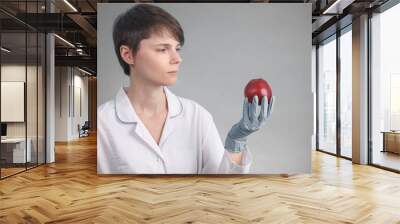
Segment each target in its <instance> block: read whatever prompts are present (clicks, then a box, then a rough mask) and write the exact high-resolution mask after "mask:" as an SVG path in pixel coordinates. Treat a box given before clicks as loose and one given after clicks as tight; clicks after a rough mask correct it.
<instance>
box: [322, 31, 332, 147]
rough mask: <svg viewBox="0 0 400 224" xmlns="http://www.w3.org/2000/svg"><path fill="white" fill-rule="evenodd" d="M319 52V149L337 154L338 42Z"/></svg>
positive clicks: (329, 44) (329, 43) (327, 44)
mask: <svg viewBox="0 0 400 224" xmlns="http://www.w3.org/2000/svg"><path fill="white" fill-rule="evenodd" d="M318 51H319V52H318V65H319V67H318V68H319V71H318V95H319V96H318V101H319V102H318V107H319V108H318V116H319V117H318V120H319V121H318V147H319V149H321V150H324V151H327V152H331V153H336V40H335V39H334V40H332V41H330V42H328V43H326V44H324V45H320V47H319V48H318Z"/></svg>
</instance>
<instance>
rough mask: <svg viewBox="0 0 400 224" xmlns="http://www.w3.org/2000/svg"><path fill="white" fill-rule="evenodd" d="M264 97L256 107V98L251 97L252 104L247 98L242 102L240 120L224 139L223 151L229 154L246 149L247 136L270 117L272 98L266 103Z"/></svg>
mask: <svg viewBox="0 0 400 224" xmlns="http://www.w3.org/2000/svg"><path fill="white" fill-rule="evenodd" d="M267 101H268V100H267V98H266V96H263V97H262V99H261V105H258V97H257V96H254V97H253V102H252V103H249V102H248V99H247V97H246V98H245V99H244V102H243V116H242V119H241V120H240V121H239V122H238V123H236V124H235V125H233V126H232V128H231V130H230V131H229V133H228V136H226V139H225V149H227V150H228V151H229V152H234V153H237V152H241V151H243V150H244V149H245V148H246V145H247V136H249V135H250V134H251V133H253V132H255V131H257V130H259V129H260V127H261V126H262V125H264V123H265V122H266V121H267V120H268V118H269V117H270V116H271V113H272V110H273V104H274V96H271V99H270V102H269V103H268V102H267Z"/></svg>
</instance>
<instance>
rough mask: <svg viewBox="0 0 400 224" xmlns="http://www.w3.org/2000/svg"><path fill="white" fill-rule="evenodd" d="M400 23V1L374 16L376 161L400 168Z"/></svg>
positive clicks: (373, 76)
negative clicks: (399, 26) (399, 27)
mask: <svg viewBox="0 0 400 224" xmlns="http://www.w3.org/2000/svg"><path fill="white" fill-rule="evenodd" d="M398 24H400V4H398V5H396V6H394V7H393V8H391V9H389V10H387V11H385V12H383V13H381V14H377V15H374V17H373V18H372V52H373V54H372V77H371V78H372V102H371V103H372V107H371V108H372V112H371V115H372V130H371V131H372V143H373V144H372V163H373V164H378V165H381V166H384V167H388V168H392V169H396V170H400V111H399V109H400V105H399V102H400V63H399V52H400V42H399V41H398V40H400V30H399V29H398ZM396 131H397V132H396Z"/></svg>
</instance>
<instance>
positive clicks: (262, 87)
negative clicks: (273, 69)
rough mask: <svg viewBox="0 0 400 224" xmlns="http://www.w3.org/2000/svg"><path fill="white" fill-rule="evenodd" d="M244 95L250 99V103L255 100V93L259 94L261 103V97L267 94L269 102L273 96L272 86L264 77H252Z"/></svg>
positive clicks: (259, 102)
mask: <svg viewBox="0 0 400 224" xmlns="http://www.w3.org/2000/svg"><path fill="white" fill-rule="evenodd" d="M244 95H245V96H246V97H247V99H248V100H249V103H251V102H252V101H253V97H254V96H255V95H257V96H258V99H259V101H258V104H259V105H261V99H262V97H263V96H267V100H268V102H269V101H270V99H271V96H272V89H271V86H270V85H269V84H268V82H267V81H265V80H264V79H252V80H250V82H249V83H247V85H246V87H245V88H244Z"/></svg>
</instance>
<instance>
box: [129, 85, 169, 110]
mask: <svg viewBox="0 0 400 224" xmlns="http://www.w3.org/2000/svg"><path fill="white" fill-rule="evenodd" d="M127 95H128V98H129V100H130V102H131V104H132V105H133V107H134V109H135V112H136V113H137V114H139V115H142V116H146V117H153V116H158V115H160V114H164V113H165V112H167V111H168V106H167V98H166V96H165V93H164V88H163V86H153V85H149V84H148V83H144V82H142V81H140V80H132V81H131V85H130V87H129V88H128V90H127Z"/></svg>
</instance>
